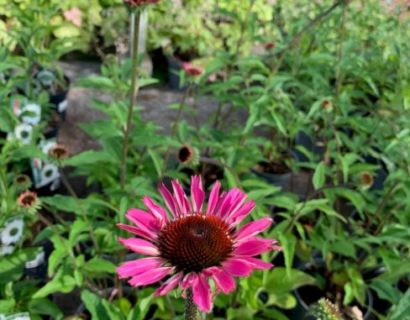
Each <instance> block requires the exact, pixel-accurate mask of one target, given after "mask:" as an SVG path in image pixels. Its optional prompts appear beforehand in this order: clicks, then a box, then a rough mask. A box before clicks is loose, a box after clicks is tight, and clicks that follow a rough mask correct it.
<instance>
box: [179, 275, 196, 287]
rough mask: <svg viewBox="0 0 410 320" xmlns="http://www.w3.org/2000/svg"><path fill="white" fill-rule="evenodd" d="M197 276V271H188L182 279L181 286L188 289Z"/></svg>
mask: <svg viewBox="0 0 410 320" xmlns="http://www.w3.org/2000/svg"><path fill="white" fill-rule="evenodd" d="M195 276H196V275H195V273H192V272H190V273H188V274H187V275H186V276H185V277H184V278H183V279H182V282H181V288H182V289H187V288H189V287H192V283H193V281H194V278H195Z"/></svg>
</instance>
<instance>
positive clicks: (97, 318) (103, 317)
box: [81, 290, 110, 320]
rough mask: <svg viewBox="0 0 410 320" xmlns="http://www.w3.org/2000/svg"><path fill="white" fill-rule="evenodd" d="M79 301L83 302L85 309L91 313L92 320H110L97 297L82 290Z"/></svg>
mask: <svg viewBox="0 0 410 320" xmlns="http://www.w3.org/2000/svg"><path fill="white" fill-rule="evenodd" d="M81 300H82V301H83V302H84V305H85V307H86V309H87V310H88V311H89V312H90V313H91V317H92V320H110V318H109V316H108V314H107V311H106V310H105V308H104V306H103V304H102V303H101V300H102V299H101V298H100V297H99V296H97V295H96V294H94V293H92V292H90V291H88V290H84V291H83V292H82V293H81Z"/></svg>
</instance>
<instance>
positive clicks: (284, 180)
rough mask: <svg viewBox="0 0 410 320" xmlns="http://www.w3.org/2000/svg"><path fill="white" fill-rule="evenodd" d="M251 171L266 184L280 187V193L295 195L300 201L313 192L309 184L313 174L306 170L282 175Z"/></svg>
mask: <svg viewBox="0 0 410 320" xmlns="http://www.w3.org/2000/svg"><path fill="white" fill-rule="evenodd" d="M251 171H252V172H253V173H254V174H256V175H257V176H258V177H260V178H262V179H264V180H265V181H266V182H268V183H270V184H272V185H274V186H277V187H280V188H281V189H282V191H284V192H292V193H295V194H296V195H297V196H298V197H299V198H300V199H301V200H304V199H306V198H307V197H308V196H309V194H310V193H311V192H313V191H314V188H313V185H312V182H311V180H312V174H313V173H312V172H310V171H308V170H300V171H298V172H284V173H269V172H264V171H261V170H260V169H252V170H251Z"/></svg>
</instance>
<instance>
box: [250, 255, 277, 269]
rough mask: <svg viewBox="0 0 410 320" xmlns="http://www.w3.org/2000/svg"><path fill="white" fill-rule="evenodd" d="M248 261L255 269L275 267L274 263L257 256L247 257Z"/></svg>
mask: <svg viewBox="0 0 410 320" xmlns="http://www.w3.org/2000/svg"><path fill="white" fill-rule="evenodd" d="M246 261H247V262H248V263H249V264H250V265H251V266H252V268H253V269H256V270H265V269H270V268H272V267H273V264H272V263H269V262H265V261H263V260H261V259H257V258H252V257H247V258H246Z"/></svg>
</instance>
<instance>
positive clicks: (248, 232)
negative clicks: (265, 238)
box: [235, 217, 272, 242]
mask: <svg viewBox="0 0 410 320" xmlns="http://www.w3.org/2000/svg"><path fill="white" fill-rule="evenodd" d="M271 225H272V219H271V218H269V217H266V218H262V219H259V220H256V221H253V222H250V223H248V224H246V225H244V226H243V227H242V228H241V229H240V230H239V231H238V232H237V233H236V236H235V240H236V242H240V241H244V240H247V239H249V238H252V237H253V236H255V235H257V234H258V233H261V232H262V231H265V230H266V229H268V228H269V227H270V226H271Z"/></svg>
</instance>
